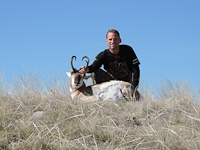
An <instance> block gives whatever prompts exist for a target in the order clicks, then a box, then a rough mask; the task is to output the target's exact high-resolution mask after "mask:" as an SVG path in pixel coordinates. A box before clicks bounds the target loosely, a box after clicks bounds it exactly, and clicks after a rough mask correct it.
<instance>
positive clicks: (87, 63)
mask: <svg viewBox="0 0 200 150" xmlns="http://www.w3.org/2000/svg"><path fill="white" fill-rule="evenodd" d="M84 58H86V59H87V61H86V62H87V64H86V66H85V68H87V67H88V64H89V58H88V57H87V56H84V57H83V58H82V60H83V59H84Z"/></svg>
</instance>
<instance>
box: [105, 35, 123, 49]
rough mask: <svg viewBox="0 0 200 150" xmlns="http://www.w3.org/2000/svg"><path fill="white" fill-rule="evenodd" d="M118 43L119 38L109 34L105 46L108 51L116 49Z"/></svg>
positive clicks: (119, 41)
mask: <svg viewBox="0 0 200 150" xmlns="http://www.w3.org/2000/svg"><path fill="white" fill-rule="evenodd" d="M119 43H121V39H120V38H119V36H118V35H117V33H113V32H109V33H108V35H107V39H106V44H108V47H109V49H111V50H116V49H118V48H119Z"/></svg>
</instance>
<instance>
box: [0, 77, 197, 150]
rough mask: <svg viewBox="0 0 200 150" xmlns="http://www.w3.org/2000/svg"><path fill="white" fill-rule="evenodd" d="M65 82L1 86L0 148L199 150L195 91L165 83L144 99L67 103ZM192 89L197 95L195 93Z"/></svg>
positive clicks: (27, 79)
mask: <svg viewBox="0 0 200 150" xmlns="http://www.w3.org/2000/svg"><path fill="white" fill-rule="evenodd" d="M66 83H67V81H66V80H65V79H62V78H59V77H58V78H51V79H47V80H43V81H40V80H39V79H38V78H37V75H28V76H27V75H25V76H23V77H21V78H19V79H16V80H15V81H13V84H12V85H8V84H7V83H6V81H5V79H4V78H3V77H2V78H1V83H0V149H14V150H15V149H19V150H21V149H24V150H26V149H30V150H32V149H33V150H34V149H35V150H38V149H42V150H46V149H50V150H67V149H103V150H105V149H107V150H111V149H166V150H173V149H174V150H175V149H192V150H193V149H200V104H199V102H198V100H199V90H198V89H193V88H192V87H191V86H189V85H187V84H186V83H181V82H180V83H175V84H171V83H170V82H167V83H166V84H165V85H163V87H161V88H160V90H159V91H157V92H154V93H152V92H151V91H150V89H148V88H145V87H142V88H141V89H142V90H141V94H142V95H143V101H140V102H125V101H122V102H120V103H117V104H113V103H109V102H106V101H101V102H94V103H77V102H74V101H72V100H71V98H70V96H69V93H68V87H67V86H66V85H67V84H66ZM195 90H196V91H195Z"/></svg>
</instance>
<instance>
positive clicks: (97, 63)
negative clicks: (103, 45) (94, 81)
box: [88, 52, 105, 73]
mask: <svg viewBox="0 0 200 150" xmlns="http://www.w3.org/2000/svg"><path fill="white" fill-rule="evenodd" d="M104 55H105V52H101V53H99V54H98V55H97V57H96V58H95V60H94V62H93V63H92V65H90V66H88V68H89V72H88V73H92V72H94V71H96V70H98V69H99V68H100V67H101V66H102V64H103V62H104Z"/></svg>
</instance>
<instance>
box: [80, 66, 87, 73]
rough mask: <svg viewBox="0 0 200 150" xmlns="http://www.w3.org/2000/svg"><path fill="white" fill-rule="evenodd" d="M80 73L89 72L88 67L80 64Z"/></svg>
mask: <svg viewBox="0 0 200 150" xmlns="http://www.w3.org/2000/svg"><path fill="white" fill-rule="evenodd" d="M79 72H80V73H88V72H89V69H88V68H85V66H82V67H81V68H80V70H79Z"/></svg>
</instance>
